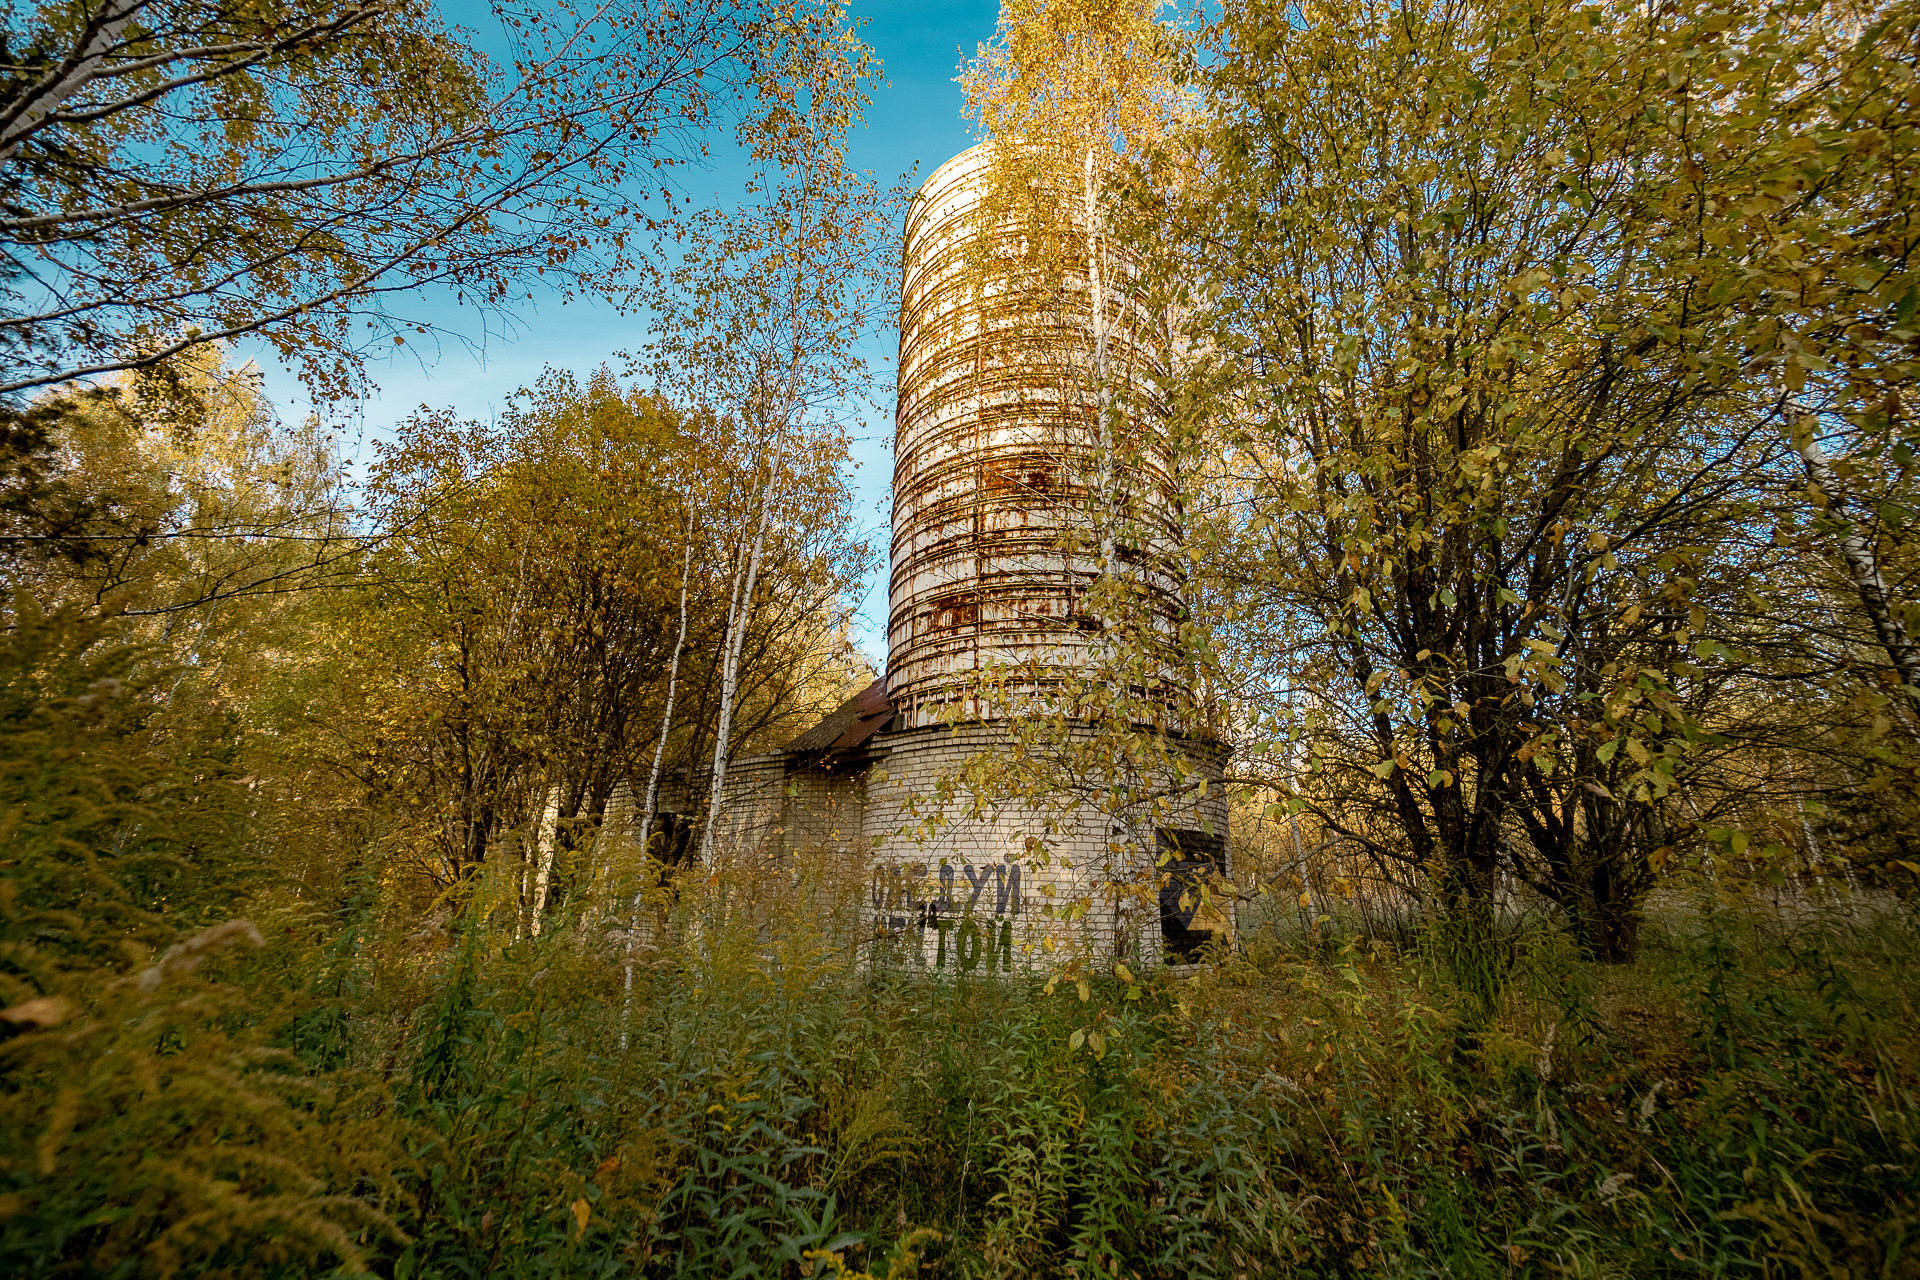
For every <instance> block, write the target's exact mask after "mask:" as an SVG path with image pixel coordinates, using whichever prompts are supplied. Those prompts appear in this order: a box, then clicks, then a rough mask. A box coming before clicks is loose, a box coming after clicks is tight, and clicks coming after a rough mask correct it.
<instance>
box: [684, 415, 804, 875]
mask: <svg viewBox="0 0 1920 1280" xmlns="http://www.w3.org/2000/svg"><path fill="white" fill-rule="evenodd" d="M784 435H785V433H784V432H783V433H782V438H784ZM778 465H779V457H778V453H777V451H776V453H775V456H774V457H773V458H771V459H769V472H771V471H772V470H774V469H775V468H777V467H778ZM772 488H773V477H772V475H771V474H769V475H768V477H767V482H766V484H765V485H764V486H762V488H761V490H760V516H759V519H758V521H757V522H756V523H755V525H754V530H753V545H752V548H751V550H750V551H749V552H748V554H747V557H746V582H745V586H744V589H743V590H739V591H737V592H736V593H735V596H734V599H733V601H732V602H731V604H730V606H729V607H728V609H727V638H726V645H727V649H726V653H725V655H724V658H723V660H722V662H721V668H720V724H719V727H718V729H717V731H716V732H715V734H714V739H713V786H712V789H711V791H710V792H709V794H708V796H707V823H706V830H705V831H704V832H703V833H702V834H701V838H700V861H701V862H702V863H704V864H707V865H711V864H712V862H713V832H714V826H715V824H716V823H718V822H719V820H720V793H721V791H722V790H723V789H724V788H725V787H726V784H727V758H728V742H727V739H728V738H730V737H731V736H732V734H733V704H734V700H735V699H736V698H737V697H738V696H739V692H740V654H741V652H742V651H743V650H744V649H745V648H746V643H747V623H748V622H749V621H750V620H751V618H752V616H753V588H754V584H755V583H756V582H757V581H758V579H759V577H760V552H761V550H762V548H764V547H765V546H766V541H767V522H768V520H769V519H770V518H771V516H772V512H773V502H772V496H773V495H772V492H771V490H772ZM735 580H736V582H737V581H738V575H737V574H736V579H735Z"/></svg>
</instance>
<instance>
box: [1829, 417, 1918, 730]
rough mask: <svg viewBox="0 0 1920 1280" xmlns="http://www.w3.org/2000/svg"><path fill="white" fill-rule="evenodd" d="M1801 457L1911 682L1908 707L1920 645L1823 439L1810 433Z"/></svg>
mask: <svg viewBox="0 0 1920 1280" xmlns="http://www.w3.org/2000/svg"><path fill="white" fill-rule="evenodd" d="M1800 458H1801V460H1802V461H1803V462H1805V463H1806V466H1807V479H1808V480H1809V481H1811V482H1812V484H1813V487H1814V488H1815V489H1816V490H1818V491H1819V493H1820V496H1821V497H1823V498H1824V499H1826V503H1827V512H1828V514H1829V515H1830V516H1832V517H1833V519H1834V520H1835V521H1837V522H1838V523H1839V525H1840V555H1841V557H1842V558H1843V559H1844V560H1845V561H1846V562H1847V574H1848V576H1849V577H1851V578H1852V579H1853V589H1854V591H1855V592H1856V593H1858V595H1859V597H1860V604H1861V606H1862V607H1863V608H1865V609H1866V611H1867V617H1868V618H1869V619H1870V620H1871V621H1872V622H1873V630H1874V633H1875V634H1876V635H1877V636H1879V638H1880V646H1881V648H1883V649H1885V650H1886V651H1887V657H1888V658H1889V659H1890V660H1891V661H1892V662H1893V667H1894V670H1896V671H1898V672H1899V673H1900V683H1902V684H1904V685H1906V686H1907V697H1908V699H1909V705H1911V700H1912V699H1914V698H1917V697H1920V692H1916V691H1920V649H1916V648H1915V647H1914V643H1913V641H1912V639H1911V638H1909V637H1908V635H1907V628H1906V625H1905V624H1904V623H1903V622H1901V620H1900V618H1899V616H1898V615H1897V614H1895V613H1894V610H1893V597H1892V593H1891V592H1889V591H1888V590H1887V580H1886V579H1885V578H1884V577H1882V576H1881V574H1880V565H1879V563H1878V562H1877V561H1876V560H1875V559H1874V556H1873V547H1872V545H1871V544H1870V543H1869V542H1868V541H1867V538H1866V535H1865V534H1863V533H1862V532H1861V531H1860V527H1859V526H1858V525H1856V524H1855V523H1854V522H1853V520H1852V519H1851V518H1850V517H1849V516H1848V515H1847V514H1846V490H1845V489H1844V488H1842V487H1841V484H1840V478H1839V476H1837V475H1835V474H1834V470H1833V467H1832V466H1831V465H1830V464H1829V463H1828V462H1827V455H1826V454H1825V453H1824V452H1822V450H1821V448H1820V442H1819V441H1818V440H1816V439H1814V437H1813V434H1812V432H1811V431H1809V432H1808V434H1807V437H1806V440H1805V442H1804V443H1803V444H1801V445H1800Z"/></svg>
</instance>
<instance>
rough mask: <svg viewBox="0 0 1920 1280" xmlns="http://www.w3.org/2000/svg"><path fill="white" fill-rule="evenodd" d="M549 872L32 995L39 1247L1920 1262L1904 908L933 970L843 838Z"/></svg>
mask: <svg viewBox="0 0 1920 1280" xmlns="http://www.w3.org/2000/svg"><path fill="white" fill-rule="evenodd" d="M512 870H513V869H511V868H501V869H498V870H497V871H496V872H493V873H490V875H491V876H492V877H493V878H482V879H481V880H479V881H476V882H475V884H474V885H473V886H471V887H470V891H469V892H468V894H467V895H466V896H465V897H464V898H463V899H462V900H460V901H458V902H454V903H450V904H449V914H448V917H447V920H446V923H445V926H444V928H442V929H439V930H427V931H422V930H420V929H419V928H418V925H417V921H411V920H401V919H399V918H397V917H394V918H389V917H388V916H386V915H385V914H384V913H383V911H382V909H381V906H380V899H379V893H378V891H377V888H376V887H374V886H362V891H361V892H360V894H359V896H358V897H357V898H356V899H354V900H353V901H351V902H346V903H342V904H339V905H338V907H337V909H336V910H333V911H332V913H331V914H329V913H327V912H322V911H318V910H317V909H316V908H314V907H312V906H311V905H310V904H308V905H303V903H302V900H300V899H298V898H295V897H291V896H288V895H286V894H284V893H282V894H280V895H279V896H277V897H276V896H271V895H269V896H260V897H256V899H255V900H254V901H253V903H252V904H250V910H251V912H252V918H253V919H254V922H255V923H256V924H257V925H258V926H259V930H260V933H261V934H262V935H263V938H264V941H265V945H264V946H261V947H258V948H254V947H250V946H244V945H241V946H236V947H233V948H230V949H228V950H225V951H221V952H219V953H218V954H217V955H214V956H212V957H211V958H210V959H209V960H208V962H207V963H206V965H205V966H203V967H202V968H200V969H199V970H198V971H196V972H193V973H190V974H189V973H185V972H182V973H181V974H179V975H177V976H175V977H170V978H169V979H168V981H167V983H166V984H164V985H161V986H159V987H156V988H154V989H152V990H148V991H141V990H139V989H138V984H137V982H134V983H131V984H127V983H123V985H122V986H121V987H112V988H111V990H110V991H105V990H104V989H103V993H102V994H98V995H96V996H94V997H92V998H91V1004H90V1005H89V1009H88V1012H87V1014H86V1017H85V1020H84V1021H83V1022H81V1023H80V1024H78V1025H79V1026H80V1027H81V1028H83V1029H84V1030H74V1029H72V1028H71V1027H69V1028H66V1029H63V1028H62V1027H40V1026H37V1025H29V1026H25V1027H24V1028H21V1027H16V1034H15V1035H14V1036H13V1037H12V1038H11V1039H9V1040H8V1041H7V1042H6V1043H5V1044H4V1045H0V1053H3V1054H4V1057H3V1058H0V1063H4V1065H3V1066H0V1071H4V1072H5V1075H4V1088H5V1090H6V1093H5V1095H4V1096H5V1105H6V1106H7V1108H8V1110H7V1113H6V1120H7V1125H8V1136H7V1137H6V1139H5V1140H4V1141H5V1143H6V1145H5V1146H4V1147H0V1151H4V1159H5V1165H4V1176H5V1178H6V1179H7V1183H6V1190H5V1192H4V1194H5V1196H6V1199H4V1200H0V1248H3V1249H4V1253H0V1270H3V1271H5V1272H6V1273H7V1274H21V1275H66V1274H71V1275H92V1274H126V1275H139V1274H167V1273H169V1272H184V1273H189V1274H211V1273H216V1272H217V1273H220V1274H235V1275H238V1274H259V1275H286V1276H291V1275H301V1274H313V1275H319V1274H332V1275H350V1274H374V1275H380V1276H387V1277H394V1278H395V1280H400V1278H402V1277H405V1278H412V1277H426V1276H448V1277H451V1276H472V1275H513V1276H522V1275H525V1276H542V1275H554V1276H563V1275H564V1276H576V1275H577V1276H596V1275H607V1276H612V1275H644V1276H662V1277H665V1276H676V1277H677V1276H687V1277H694V1276H698V1277H723V1276H724V1277H747V1276H755V1277H758V1276H802V1275H821V1274H825V1275H854V1276H858V1275H861V1274H863V1273H864V1274H867V1275H872V1276H893V1277H906V1276H978V1277H990V1276H1006V1277H1013V1276H1041V1277H1044V1276H1076V1277H1092V1276H1141V1277H1176V1276H1177V1277H1182V1278H1183V1280H1185V1278H1198V1277H1212V1276H1218V1277H1242V1276H1264V1275H1296V1274H1310V1275H1335V1274H1341V1275H1345V1274H1353V1275H1358V1274H1362V1273H1364V1274H1367V1275H1391V1276H1409V1277H1411V1276H1426V1275H1448V1276H1487V1277H1495V1276H1498V1277H1515V1276H1540V1277H1547V1276H1569V1275H1572V1276H1586V1275H1594V1276H1598V1275H1622V1276H1626V1275H1632V1276H1642V1275H1648V1276H1668V1275H1671V1276H1720V1275H1727V1276H1738V1275H1755V1276H1771V1275H1780V1276H1815V1275H1818V1276H1835V1277H1838V1276H1843V1275H1844V1276H1847V1277H1849V1278H1852V1277H1867V1276H1879V1277H1895V1276H1913V1275H1920V1151H1917V1150H1916V1146H1915V1144H1916V1138H1917V1137H1920V1132H1917V1131H1916V1100H1915V1094H1914V1089H1915V1081H1916V1072H1917V1071H1920V1028H1917V1024H1916V1017H1915V1008H1914V995H1913V987H1912V975H1913V966H1912V962H1911V957H1912V955H1913V954H1914V952H1915V947H1916V944H1920V937H1917V936H1916V930H1915V928H1914V926H1913V922H1912V919H1911V917H1910V916H1908V915H1905V914H1902V913H1900V912H1897V911H1896V912H1890V913H1886V914H1884V915H1882V916H1879V917H1876V918H1874V919H1872V920H1865V919H1862V918H1858V917H1854V916H1848V915H1846V914H1844V913H1839V914H1832V915H1829V914H1821V913H1818V912H1806V911H1801V912H1796V913H1780V912H1776V911H1774V910H1773V909H1772V908H1771V907H1770V906H1769V905H1768V904H1766V903H1764V902H1751V903H1743V902H1734V903H1728V902H1717V903H1713V904H1708V905H1707V906H1703V907H1702V908H1699V909H1691V910H1687V911H1676V912H1674V913H1673V914H1671V915H1670V916H1668V917H1665V918H1663V919H1658V920H1656V921H1655V922H1654V923H1653V925H1652V926H1651V927H1650V928H1649V930H1648V936H1647V941H1646V944H1645V945H1646V949H1645V954H1644V958H1643V960H1642V962H1641V963H1640V964H1638V965H1636V966H1633V967H1632V968H1618V969H1604V968H1595V967H1591V966H1586V965H1583V964H1582V963H1580V962H1579V961H1578V960H1577V958H1576V957H1575V953H1574V951H1573V949H1572V948H1571V947H1569V946H1568V945H1566V944H1565V943H1564V942H1563V941H1562V940H1561V939H1560V938H1559V937H1558V936H1557V935H1556V934H1554V933H1553V932H1552V931H1551V929H1549V928H1546V927H1544V926H1529V927H1516V928H1515V929H1513V930H1510V931H1509V933H1508V935H1507V936H1506V937H1505V938H1504V939H1503V943H1502V946H1503V948H1504V950H1503V955H1502V958H1501V961H1500V963H1501V966H1502V970H1503V973H1504V975H1505V977H1504V981H1503V983H1502V985H1501V988H1500V989H1501V992H1502V995H1501V997H1500V1003H1499V1005H1498V1007H1497V1008H1496V1009H1494V1010H1493V1011H1492V1014H1491V1016H1487V1015H1486V1014H1485V1011H1484V1010H1479V1009H1477V1008H1474V1009H1470V1008H1469V1006H1468V1005H1467V1003H1466V1002H1465V1001H1463V999H1462V998H1461V996H1460V995H1459V993H1458V992H1457V991H1455V990H1454V989H1452V988H1451V987H1450V986H1449V985H1448V982H1447V979H1446V977H1445V975H1446V974H1447V973H1448V972H1449V970H1448V968H1447V966H1445V965H1441V964H1437V963H1433V962H1430V961H1428V960H1426V959H1424V958H1422V956H1421V955H1420V954H1419V953H1418V951H1417V950H1411V951H1410V950H1408V949H1405V948H1401V947H1396V946H1394V945H1392V944H1391V943H1390V942H1387V941H1384V940H1376V939H1369V938H1366V937H1364V936H1361V935H1359V934H1347V935H1332V934H1329V935H1328V936H1322V937H1317V938H1307V937H1278V936H1276V937H1271V938H1267V939H1265V940H1262V939H1259V938H1255V939H1253V940H1252V941H1251V942H1250V944H1249V945H1248V946H1247V947H1246V948H1244V949H1243V951H1242V952H1240V953H1239V954H1234V955H1229V956H1222V957H1220V958H1219V961H1218V963H1217V964H1215V965H1214V966H1212V967H1211V968H1210V969H1208V970H1207V971H1205V972H1203V973H1202V974H1201V975H1200V976H1198V977H1195V978H1192V979H1189V980H1183V981H1174V980H1171V979H1167V978H1164V977H1162V978H1153V979H1149V980H1147V981H1145V982H1143V983H1142V984H1140V986H1139V987H1138V988H1137V989H1136V988H1134V987H1133V986H1131V985H1130V984H1128V983H1125V982H1118V981H1115V982H1111V983H1104V984H1102V983H1096V984H1094V986H1093V987H1092V988H1091V990H1090V992H1089V994H1088V996H1087V997H1086V998H1084V999H1083V998H1082V997H1081V995H1080V994H1079V991H1078V989H1077V988H1076V987H1073V986H1067V985H1064V984H1063V985H1062V986H1061V987H1060V988H1059V989H1058V990H1057V991H1056V993H1055V994H1052V995H1047V994H1045V993H1044V991H1043V989H1042V988H1040V987H1039V986H1038V985H1028V984H1027V983H1025V982H1024V981H1022V980H1018V979H1005V978H998V979H996V978H988V977H984V976H979V975H962V976H960V977H959V978H958V979H957V980H955V979H953V978H942V977H939V976H932V977H929V976H924V975H920V974H911V975H910V974H903V973H902V972H901V971H899V970H897V969H890V968H887V967H884V966H872V965H869V964H867V963H866V962H865V945H866V943H865V940H864V939H863V937H862V936H861V934H860V929H859V925H858V915H857V913H856V912H855V911H854V910H853V909H852V908H853V903H854V899H853V896H852V893H853V890H854V889H855V888H856V887H857V886H856V885H853V884H850V883H846V882H845V881H846V880H847V879H849V878H846V877H841V876H840V875H839V874H838V872H837V871H836V867H835V864H833V863H832V862H831V861H829V860H826V859H821V860H817V861H815V860H811V859H807V858H797V859H792V860H789V861H787V862H783V863H781V864H780V865H779V866H777V867H774V868H769V867H766V866H761V865H755V866H737V867H728V868H722V869H720V870H718V871H716V872H714V873H712V874H711V875H705V876H700V877H695V878H691V879H688V880H686V881H683V882H682V883H681V884H680V885H679V886H677V889H676V890H675V892H674V894H673V895H672V896H671V898H669V899H664V900H663V901H662V902H661V903H660V904H659V905H660V907H661V908H662V911H661V914H660V915H658V916H651V917H650V918H653V919H654V920H655V921H656V925H655V927H654V928H652V929H651V930H650V931H649V936H648V937H647V939H646V941H645V943H644V945H643V946H642V947H641V949H639V950H637V951H635V952H632V953H629V951H628V950H627V947H628V944H629V940H628V938H627V936H626V935H625V934H624V933H621V932H619V931H610V930H609V928H608V920H609V919H610V918H617V917H618V916H619V913H618V912H617V911H614V910H612V909H611V907H610V906H609V905H608V904H603V903H594V902H586V901H582V902H576V903H574V904H572V905H571V906H570V908H569V910H570V911H571V913H572V914H571V915H569V916H567V917H566V918H564V919H562V920H560V921H558V922H556V923H555V924H554V925H553V926H552V927H549V928H548V929H546V930H544V931H543V933H542V936H541V937H540V938H538V939H522V940H520V941H515V940H514V938H513V934H512V932H511V930H509V929H507V928H504V927H499V926H497V925H496V924H495V923H493V922H494V921H495V920H496V919H498V918H499V914H500V913H499V911H498V910H497V906H498V900H497V899H496V898H495V897H493V896H491V895H494V894H497V893H504V892H505V891H506V890H505V888H503V885H504V884H505V883H506V881H507V879H508V878H510V876H511V874H512ZM608 892H609V895H610V897H609V900H608V902H609V903H618V902H622V901H624V900H625V898H624V888H622V887H619V886H615V887H613V888H610V889H609V890H608ZM630 954H631V956H632V957H633V958H634V959H635V961H636V965H635V970H634V983H633V988H632V993H631V995H630V996H629V995H628V994H627V992H626V990H625V985H624V982H623V968H624V965H625V964H626V962H627V960H628V959H629V956H630ZM108 985H109V987H111V983H110V982H109V984H108ZM1478 1000H1479V997H1476V1001H1478ZM1469 1014H1471V1015H1472V1016H1471V1017H1470V1016H1469ZM1469 1024H1471V1025H1472V1027H1473V1034H1471V1035H1462V1034H1461V1031H1462V1028H1463V1027H1464V1026H1467V1025H1469ZM1091 1030H1098V1031H1099V1032H1100V1033H1101V1034H1100V1035H1099V1036H1098V1037H1097V1039H1095V1038H1093V1037H1090V1036H1088V1035H1087V1034H1085V1033H1087V1032H1089V1031H1091ZM1076 1032H1080V1033H1082V1034H1081V1035H1080V1036H1078V1037H1076V1035H1075V1033H1076ZM62 1037H65V1038H64V1039H63V1038H62ZM88 1037H92V1038H91V1039H88ZM623 1042H624V1044H625V1045H626V1048H625V1050H624V1051H623V1050H622V1048H621V1045H622V1044H623ZM1096 1043H1097V1044H1098V1046H1099V1050H1098V1051H1097V1052H1096V1051H1095V1049H1094V1048H1092V1047H1090V1046H1092V1045H1094V1044H1096ZM115 1055H118V1056H117V1057H116V1056H115ZM89 1063H92V1064H94V1065H92V1066H88V1065H87V1064H89ZM116 1064H117V1065H116ZM116 1073H117V1074H116ZM76 1088H77V1089H78V1091H79V1096H80V1097H81V1098H82V1099H83V1102H82V1103H81V1104H78V1105H77V1106H76V1104H74V1103H73V1102H72V1101H71V1099H72V1097H73V1096H74V1090H75V1089H76ZM63 1099H64V1100H63ZM49 1135H53V1136H52V1137H49ZM42 1148H47V1149H51V1150H54V1151H55V1152H56V1158H55V1159H54V1160H53V1162H52V1163H50V1164H49V1163H47V1162H45V1161H42V1160H41V1159H40V1158H39V1155H38V1153H39V1151H40V1150H41V1149H42ZM69 1156H71V1159H69ZM170 1161H171V1162H172V1163H171V1164H169V1163H168V1162H170ZM169 1179H171V1181H169ZM193 1179H198V1180H199V1181H198V1182H195V1183H193V1185H194V1186H195V1187H197V1188H199V1189H198V1190H197V1191H192V1192H189V1191H183V1190H182V1189H181V1188H183V1187H186V1186H187V1184H188V1183H189V1182H192V1181H193ZM196 1197H198V1198H196Z"/></svg>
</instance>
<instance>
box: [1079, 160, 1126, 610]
mask: <svg viewBox="0 0 1920 1280" xmlns="http://www.w3.org/2000/svg"><path fill="white" fill-rule="evenodd" d="M1093 150H1094V149H1093V148H1092V147H1088V148H1087V155H1086V164H1085V168H1084V182H1083V188H1082V192H1081V198H1082V201H1083V202H1084V205H1085V210H1086V220H1087V297H1088V301H1089V303H1090V304H1091V306H1092V316H1091V324H1092V329H1093V394H1094V406H1095V409H1094V411H1095V413H1096V414H1097V415H1098V426H1097V431H1098V435H1097V438H1096V446H1095V447H1096V448H1098V449H1099V451H1100V461H1099V465H1098V469H1097V472H1096V474H1097V476H1098V484H1099V489H1100V504H1101V509H1100V510H1098V511H1096V512H1095V513H1094V519H1096V520H1098V521H1099V522H1100V576H1101V577H1103V578H1111V577H1113V576H1114V562H1115V561H1116V560H1117V559H1118V555H1117V552H1118V545H1117V543H1116V541H1115V538H1114V529H1113V525H1114V508H1115V506H1116V505H1117V504H1116V503H1115V502H1114V493H1113V490H1114V457H1113V454H1114V447H1115V446H1114V431H1113V378H1112V376H1111V374H1112V370H1111V369H1110V368H1109V367H1108V360H1109V353H1108V349H1107V281H1106V272H1105V271H1104V270H1103V267H1104V265H1105V264H1104V263H1103V261H1102V259H1101V255H1100V184H1099V177H1098V174H1097V172H1096V170H1095V168H1094V156H1093Z"/></svg>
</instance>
